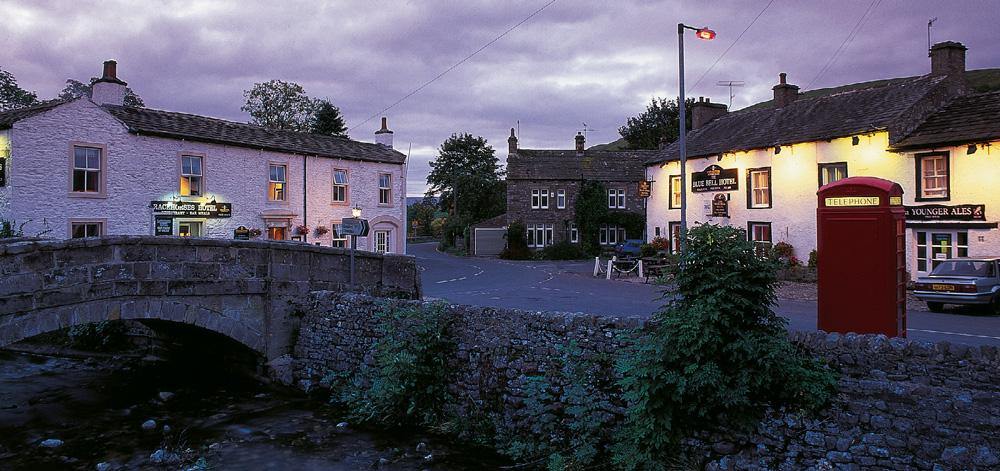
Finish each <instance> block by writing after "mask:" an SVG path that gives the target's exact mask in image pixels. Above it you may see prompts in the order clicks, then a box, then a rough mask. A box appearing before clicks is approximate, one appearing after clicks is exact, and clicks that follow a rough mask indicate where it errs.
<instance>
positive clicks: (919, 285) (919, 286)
mask: <svg viewBox="0 0 1000 471" xmlns="http://www.w3.org/2000/svg"><path fill="white" fill-rule="evenodd" d="M913 289H914V290H917V291H929V290H930V289H931V285H930V284H927V283H915V284H914V285H913Z"/></svg>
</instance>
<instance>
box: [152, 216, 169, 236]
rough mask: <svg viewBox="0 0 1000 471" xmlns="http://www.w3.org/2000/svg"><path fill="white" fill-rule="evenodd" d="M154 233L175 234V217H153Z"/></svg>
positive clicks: (159, 234)
mask: <svg viewBox="0 0 1000 471" xmlns="http://www.w3.org/2000/svg"><path fill="white" fill-rule="evenodd" d="M153 227H154V232H153V233H154V234H156V235H158V236H168V235H174V218H170V217H166V218H165V217H159V216H157V217H156V218H154V219H153Z"/></svg>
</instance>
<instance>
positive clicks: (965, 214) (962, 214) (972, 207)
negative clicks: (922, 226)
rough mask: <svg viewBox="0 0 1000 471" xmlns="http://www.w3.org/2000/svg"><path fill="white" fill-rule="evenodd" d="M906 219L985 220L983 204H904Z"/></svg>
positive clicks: (984, 206)
mask: <svg viewBox="0 0 1000 471" xmlns="http://www.w3.org/2000/svg"><path fill="white" fill-rule="evenodd" d="M903 209H904V210H905V211H906V220H907V221H936V220H938V219H947V220H952V221H985V220H986V205H985V204H956V205H944V204H925V205H923V206H904V208H903Z"/></svg>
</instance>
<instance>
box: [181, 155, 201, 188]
mask: <svg viewBox="0 0 1000 471" xmlns="http://www.w3.org/2000/svg"><path fill="white" fill-rule="evenodd" d="M202 176H203V175H202V170H201V157H199V156H195V155H182V156H181V191H180V193H181V196H201V195H202V188H201V180H202Z"/></svg>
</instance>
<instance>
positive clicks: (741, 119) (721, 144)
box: [647, 75, 945, 164]
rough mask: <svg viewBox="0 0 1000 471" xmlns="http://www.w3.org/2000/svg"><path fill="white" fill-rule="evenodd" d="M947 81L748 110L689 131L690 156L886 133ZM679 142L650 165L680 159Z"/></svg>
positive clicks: (909, 82)
mask: <svg viewBox="0 0 1000 471" xmlns="http://www.w3.org/2000/svg"><path fill="white" fill-rule="evenodd" d="M944 80H945V77H943V76H929V75H928V76H922V77H915V78H909V79H901V80H893V81H890V82H887V83H882V84H878V85H874V86H872V87H870V88H862V89H856V90H850V91H845V92H842V93H835V94H831V95H824V96H820V97H815V98H802V97H800V98H799V99H798V100H796V101H794V102H792V103H790V104H788V105H786V106H784V107H782V108H756V109H743V110H740V111H735V112H732V113H729V114H727V115H723V116H721V117H719V118H717V119H715V120H713V121H712V122H710V123H708V124H706V125H705V126H703V127H701V128H699V129H695V130H692V131H689V132H688V135H687V154H688V157H703V156H711V155H718V154H720V153H723V152H734V151H746V150H751V149H764V148H768V147H773V146H776V145H787V144H795V143H800V142H809V141H817V140H824V139H832V138H836V137H846V136H850V135H852V134H858V133H862V132H870V131H874V130H884V129H886V128H887V127H889V126H890V125H892V124H893V123H894V122H896V121H897V120H898V119H899V118H900V117H901V116H902V115H904V114H905V113H906V112H907V111H908V110H910V109H911V108H912V107H913V105H914V104H916V103H917V102H918V101H919V100H920V99H921V98H923V97H925V96H926V95H927V94H928V93H930V92H931V91H932V90H934V89H935V87H936V86H937V85H938V84H940V83H941V82H942V81H944ZM679 156H680V151H679V149H678V143H677V142H674V143H672V144H670V145H669V146H667V147H666V148H665V149H663V150H662V151H660V152H658V153H657V155H656V156H654V157H652V158H650V159H649V160H648V161H647V163H648V164H657V163H661V162H666V161H668V160H677V159H678V158H679Z"/></svg>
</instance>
